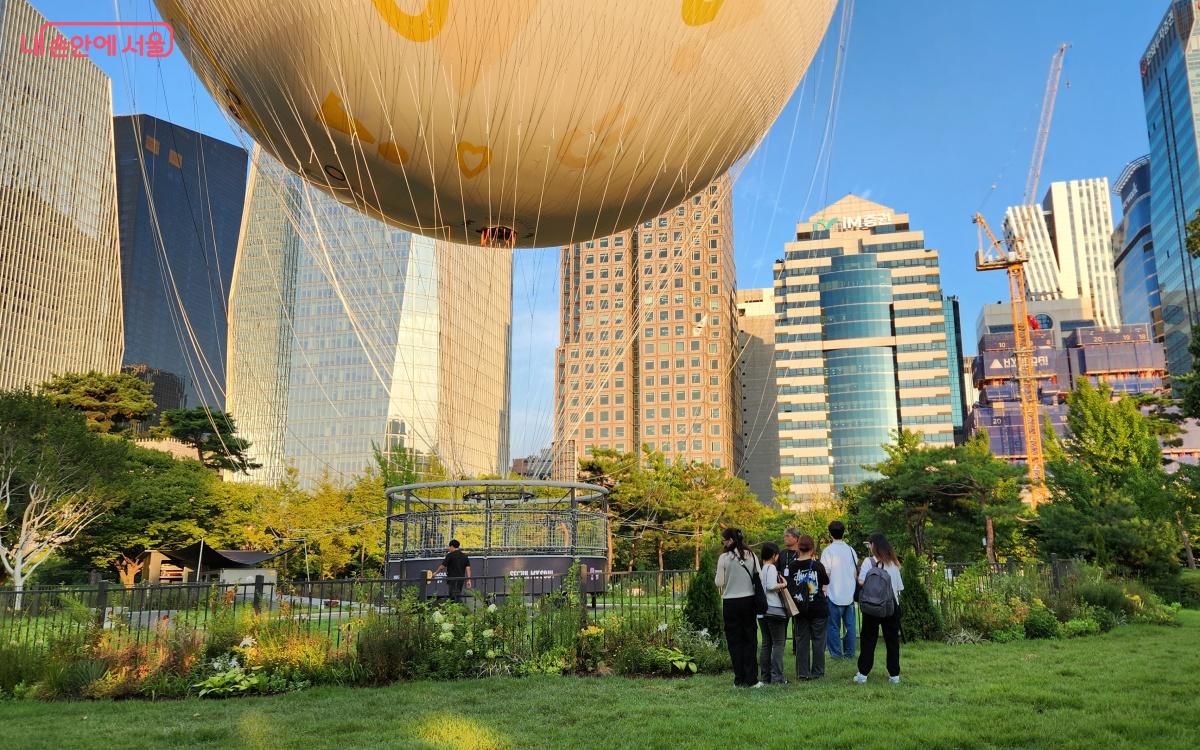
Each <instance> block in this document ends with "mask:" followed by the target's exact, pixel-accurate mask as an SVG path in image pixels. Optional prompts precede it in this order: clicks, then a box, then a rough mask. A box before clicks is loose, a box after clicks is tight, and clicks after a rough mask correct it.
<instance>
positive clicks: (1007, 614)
mask: <svg viewBox="0 0 1200 750" xmlns="http://www.w3.org/2000/svg"><path fill="white" fill-rule="evenodd" d="M974 594H975V595H974V597H973V598H971V599H970V600H968V601H967V602H966V603H965V605H964V607H963V609H962V611H961V613H960V614H959V618H958V623H957V624H958V627H959V628H962V629H965V630H970V631H973V632H976V633H978V634H979V635H981V636H983V637H984V638H989V639H990V638H991V637H992V634H993V633H995V632H996V631H998V630H1004V629H1006V628H1008V627H1011V626H1012V625H1014V624H1015V621H1014V619H1013V609H1012V607H1011V606H1010V605H1009V604H1008V602H1006V601H1004V600H1003V599H1001V598H1000V595H999V594H996V593H993V592H991V591H985V592H974Z"/></svg>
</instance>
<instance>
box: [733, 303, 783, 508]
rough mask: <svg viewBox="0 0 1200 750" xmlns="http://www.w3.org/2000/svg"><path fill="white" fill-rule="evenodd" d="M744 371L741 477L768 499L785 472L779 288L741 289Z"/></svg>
mask: <svg viewBox="0 0 1200 750" xmlns="http://www.w3.org/2000/svg"><path fill="white" fill-rule="evenodd" d="M737 310H738V319H737V322H738V350H739V351H740V352H741V355H740V356H739V357H738V369H739V375H740V379H739V380H740V386H741V388H740V390H741V397H740V399H739V401H740V403H739V406H740V407H741V429H742V461H741V465H740V467H739V469H740V470H739V471H738V476H740V477H741V478H742V479H744V480H746V484H748V485H750V490H751V491H752V492H754V494H755V496H757V497H758V499H759V501H760V502H762V503H764V504H765V503H768V502H770V501H771V500H772V499H773V497H774V494H775V493H774V490H773V489H772V487H771V479H772V478H773V477H777V476H779V475H780V473H779V412H778V409H777V407H778V397H779V383H778V380H777V378H776V372H775V290H774V289H773V288H770V287H768V288H766V289H739V290H738V292H737Z"/></svg>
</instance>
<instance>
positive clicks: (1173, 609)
mask: <svg viewBox="0 0 1200 750" xmlns="http://www.w3.org/2000/svg"><path fill="white" fill-rule="evenodd" d="M1122 594H1123V596H1124V597H1125V601H1126V602H1127V603H1128V604H1129V608H1130V616H1129V619H1130V621H1132V622H1137V623H1142V624H1145V625H1178V624H1179V619H1178V617H1177V615H1178V612H1179V605H1174V606H1167V605H1166V604H1164V603H1163V600H1162V598H1161V597H1159V595H1158V594H1156V593H1154V591H1153V590H1152V589H1151V588H1150V587H1149V586H1146V585H1145V584H1143V583H1141V582H1139V581H1125V582H1124V584H1123V586H1122Z"/></svg>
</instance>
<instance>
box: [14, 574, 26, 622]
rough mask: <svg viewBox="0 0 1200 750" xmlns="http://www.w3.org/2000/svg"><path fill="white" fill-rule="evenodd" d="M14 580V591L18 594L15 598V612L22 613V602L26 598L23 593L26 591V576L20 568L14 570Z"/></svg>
mask: <svg viewBox="0 0 1200 750" xmlns="http://www.w3.org/2000/svg"><path fill="white" fill-rule="evenodd" d="M12 579H13V591H14V592H15V594H16V595H15V596H14V597H13V611H15V612H20V611H21V600H22V599H23V598H24V597H25V594H24V593H23V592H24V591H25V574H24V573H22V572H21V569H20V568H16V569H15V570H13V577H12Z"/></svg>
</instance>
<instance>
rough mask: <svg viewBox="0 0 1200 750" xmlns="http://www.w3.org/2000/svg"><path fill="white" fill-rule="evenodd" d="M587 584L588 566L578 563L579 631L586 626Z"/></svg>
mask: <svg viewBox="0 0 1200 750" xmlns="http://www.w3.org/2000/svg"><path fill="white" fill-rule="evenodd" d="M587 582H588V566H587V565H585V564H584V563H582V562H580V563H579V629H580V630H582V629H583V628H586V627H587V625H588V611H587V610H588V608H587V594H585V593H584V592H585V591H587Z"/></svg>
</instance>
